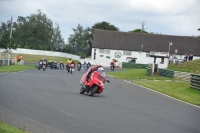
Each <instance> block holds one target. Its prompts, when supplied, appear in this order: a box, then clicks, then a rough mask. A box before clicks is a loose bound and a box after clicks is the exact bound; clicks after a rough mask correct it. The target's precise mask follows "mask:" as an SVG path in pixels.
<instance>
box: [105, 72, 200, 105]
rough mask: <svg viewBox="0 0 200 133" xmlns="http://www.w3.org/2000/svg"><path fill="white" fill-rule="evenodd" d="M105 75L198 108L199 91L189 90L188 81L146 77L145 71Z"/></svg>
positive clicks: (199, 100) (199, 101) (199, 103)
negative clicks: (124, 80)
mask: <svg viewBox="0 0 200 133" xmlns="http://www.w3.org/2000/svg"><path fill="white" fill-rule="evenodd" d="M107 75H112V76H114V77H115V78H119V79H127V80H130V81H132V82H133V83H136V84H139V85H142V86H145V87H148V88H150V89H152V90H156V91H158V92H161V93H164V94H166V95H169V96H171V97H174V98H177V99H180V100H182V101H185V102H188V103H192V104H195V105H198V106H200V91H199V90H196V89H192V88H190V82H189V81H188V82H186V81H180V80H175V79H173V78H166V77H162V76H159V75H157V76H147V75H146V69H124V71H120V72H108V73H107Z"/></svg>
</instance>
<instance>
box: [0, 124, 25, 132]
mask: <svg viewBox="0 0 200 133" xmlns="http://www.w3.org/2000/svg"><path fill="white" fill-rule="evenodd" d="M0 133H28V132H26V131H23V130H21V129H18V128H15V127H13V126H11V125H8V124H6V123H3V122H0Z"/></svg>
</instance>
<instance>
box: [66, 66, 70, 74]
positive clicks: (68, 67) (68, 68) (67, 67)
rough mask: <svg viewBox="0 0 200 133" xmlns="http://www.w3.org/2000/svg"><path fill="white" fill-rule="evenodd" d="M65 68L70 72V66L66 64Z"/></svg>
mask: <svg viewBox="0 0 200 133" xmlns="http://www.w3.org/2000/svg"><path fill="white" fill-rule="evenodd" d="M66 70H67V72H68V73H69V72H70V66H69V65H68V64H67V65H66Z"/></svg>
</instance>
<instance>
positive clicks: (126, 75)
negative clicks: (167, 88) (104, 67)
mask: <svg viewBox="0 0 200 133" xmlns="http://www.w3.org/2000/svg"><path fill="white" fill-rule="evenodd" d="M146 72H147V70H146V69H137V68H135V69H134V68H127V69H122V71H119V72H107V73H106V74H107V75H112V76H114V77H115V78H120V79H148V80H157V79H159V80H174V79H173V78H169V77H164V76H159V75H155V76H148V75H147V74H146Z"/></svg>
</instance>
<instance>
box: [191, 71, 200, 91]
mask: <svg viewBox="0 0 200 133" xmlns="http://www.w3.org/2000/svg"><path fill="white" fill-rule="evenodd" d="M190 88H193V89H199V90H200V74H191V77H190Z"/></svg>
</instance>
